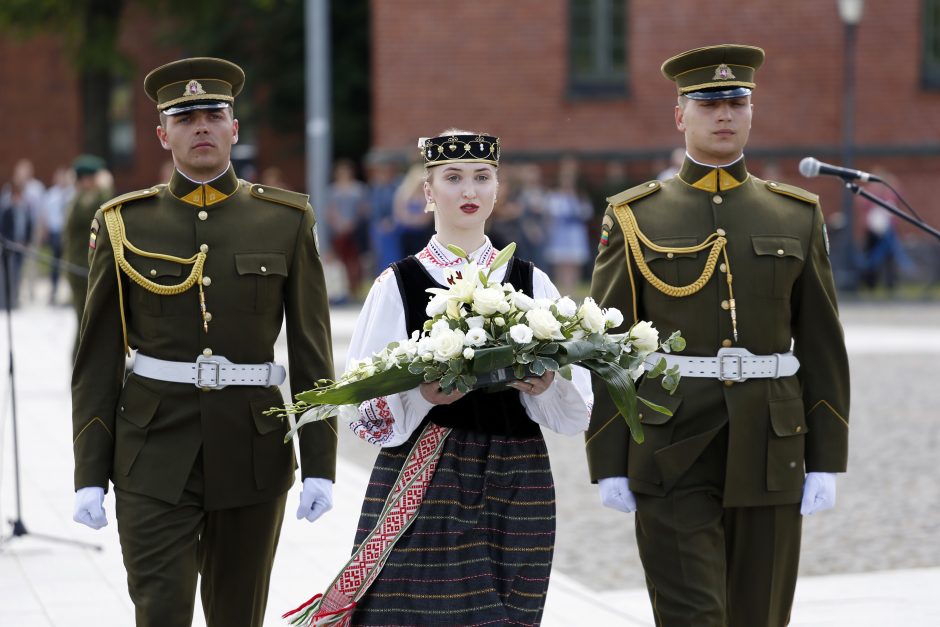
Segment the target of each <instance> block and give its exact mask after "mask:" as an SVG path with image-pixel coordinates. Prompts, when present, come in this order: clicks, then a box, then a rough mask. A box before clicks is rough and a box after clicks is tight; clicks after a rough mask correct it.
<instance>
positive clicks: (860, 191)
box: [845, 181, 940, 240]
mask: <svg viewBox="0 0 940 627" xmlns="http://www.w3.org/2000/svg"><path fill="white" fill-rule="evenodd" d="M845 187H846V189H848V190H849V191H851V192H852V193H853V194H855V195H856V196H862V197H863V198H867V199H868V200H870V201H871V202H873V203H875V204H876V205H878V206H879V207H883V208H884V209H886V210H888V211H890V212H891V213H893V214H894V215H896V216H898V217H899V218H901V219H902V220H904V221H906V222H909V223H911V224H913V225H914V226H916V227H917V228H919V229H920V230H922V231H924V232H925V233H930V234H931V235H933V236H934V237H936V238H937V239H938V240H940V231H938V230H937V229H935V228H933V227H932V226H930V225H929V224H927V223H926V222H923V221H921V220H918V219H916V218H914V217H912V216H909V215H908V214H906V213H904V212H903V211H901V210H900V209H898V208H897V207H895V206H894V205H892V204H891V203H889V202H885V201H884V200H882V199H880V198H878V197H877V196H875V195H874V194H872V193H871V192H869V191H868V190H866V189H865V188H863V187H860V186H859V185H858V183H854V182H852V181H846V182H845Z"/></svg>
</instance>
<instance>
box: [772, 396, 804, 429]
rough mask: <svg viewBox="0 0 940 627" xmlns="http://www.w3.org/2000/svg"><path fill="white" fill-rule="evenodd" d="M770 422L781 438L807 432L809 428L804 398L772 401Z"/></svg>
mask: <svg viewBox="0 0 940 627" xmlns="http://www.w3.org/2000/svg"><path fill="white" fill-rule="evenodd" d="M770 424H771V426H773V430H774V433H776V434H777V435H778V436H779V437H781V438H785V437H789V436H792V435H803V434H804V433H806V432H807V431H808V429H807V427H806V413H805V412H804V411H803V399H802V398H799V397H796V398H785V399H781V400H776V401H770Z"/></svg>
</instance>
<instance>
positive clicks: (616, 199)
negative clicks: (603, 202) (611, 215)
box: [607, 181, 662, 207]
mask: <svg viewBox="0 0 940 627" xmlns="http://www.w3.org/2000/svg"><path fill="white" fill-rule="evenodd" d="M661 187H662V183H660V182H659V181H648V182H646V183H641V184H640V185H637V186H636V187H631V188H630V189H627V190H624V191H622V192H620V193H619V194H614V195H613V196H611V197H610V198H608V199H607V202H608V203H609V204H610V205H611V206H612V207H618V206H620V205H625V204H627V203H631V202H633V201H634V200H639V199H640V198H643V197H644V196H649V195H650V194H652V193H653V192H658V191H659V189H660V188H661Z"/></svg>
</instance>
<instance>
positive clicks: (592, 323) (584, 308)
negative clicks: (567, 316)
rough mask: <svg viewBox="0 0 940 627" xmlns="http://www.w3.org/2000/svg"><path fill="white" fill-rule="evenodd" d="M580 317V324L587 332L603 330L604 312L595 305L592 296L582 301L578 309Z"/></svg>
mask: <svg viewBox="0 0 940 627" xmlns="http://www.w3.org/2000/svg"><path fill="white" fill-rule="evenodd" d="M578 315H579V316H580V317H581V326H582V327H584V329H585V331H587V332H588V333H600V332H601V331H603V330H604V325H605V324H606V323H605V321H604V312H603V311H601V308H600V307H598V306H597V303H595V302H594V299H593V298H585V299H584V303H583V304H582V305H581V308H580V309H579V310H578Z"/></svg>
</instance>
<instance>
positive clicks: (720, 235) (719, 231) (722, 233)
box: [715, 229, 727, 237]
mask: <svg viewBox="0 0 940 627" xmlns="http://www.w3.org/2000/svg"><path fill="white" fill-rule="evenodd" d="M715 233H718V236H719V237H724V236H725V235H727V233H725V230H724V229H718V230H716V231H715Z"/></svg>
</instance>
